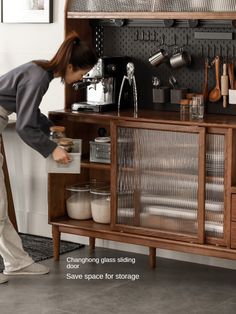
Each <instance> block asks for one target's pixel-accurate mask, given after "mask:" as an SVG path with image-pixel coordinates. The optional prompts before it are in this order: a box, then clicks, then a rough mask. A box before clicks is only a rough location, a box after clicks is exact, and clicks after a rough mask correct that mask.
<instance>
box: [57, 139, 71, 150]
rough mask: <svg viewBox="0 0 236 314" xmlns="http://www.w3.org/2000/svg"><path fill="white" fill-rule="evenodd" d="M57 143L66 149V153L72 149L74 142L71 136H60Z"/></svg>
mask: <svg viewBox="0 0 236 314" xmlns="http://www.w3.org/2000/svg"><path fill="white" fill-rule="evenodd" d="M58 145H59V146H60V147H62V148H63V149H64V150H65V151H67V153H70V152H72V150H73V145H74V142H73V140H72V139H71V138H67V137H62V138H59V139H58Z"/></svg>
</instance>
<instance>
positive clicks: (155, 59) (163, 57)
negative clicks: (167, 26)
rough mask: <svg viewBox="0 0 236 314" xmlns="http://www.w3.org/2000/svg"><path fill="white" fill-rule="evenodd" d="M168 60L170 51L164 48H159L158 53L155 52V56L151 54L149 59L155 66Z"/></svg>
mask: <svg viewBox="0 0 236 314" xmlns="http://www.w3.org/2000/svg"><path fill="white" fill-rule="evenodd" d="M167 60H168V52H167V51H166V50H164V49H160V50H158V52H157V53H155V54H154V55H153V56H151V57H150V58H149V59H148V61H149V62H150V63H151V64H152V65H154V66H156V65H159V64H161V63H164V62H166V61H167Z"/></svg>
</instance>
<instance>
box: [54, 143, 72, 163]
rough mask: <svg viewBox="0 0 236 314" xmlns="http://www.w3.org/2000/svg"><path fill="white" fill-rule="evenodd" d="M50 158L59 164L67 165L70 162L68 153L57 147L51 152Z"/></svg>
mask: <svg viewBox="0 0 236 314" xmlns="http://www.w3.org/2000/svg"><path fill="white" fill-rule="evenodd" d="M52 158H53V159H54V160H55V161H56V162H58V163H60V164H68V163H69V162H70V161H71V159H70V156H69V155H68V153H67V152H66V151H65V150H64V149H63V148H61V147H59V146H57V147H56V148H55V149H54V151H53V152H52Z"/></svg>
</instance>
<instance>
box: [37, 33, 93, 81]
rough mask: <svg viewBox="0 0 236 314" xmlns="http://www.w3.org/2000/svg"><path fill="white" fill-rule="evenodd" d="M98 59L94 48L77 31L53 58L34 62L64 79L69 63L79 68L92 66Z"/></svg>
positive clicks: (68, 37)
mask: <svg viewBox="0 0 236 314" xmlns="http://www.w3.org/2000/svg"><path fill="white" fill-rule="evenodd" d="M97 61H98V58H97V56H96V54H95V52H94V51H93V49H92V48H91V47H90V46H89V45H88V44H87V43H86V42H85V41H82V40H80V39H79V36H78V34H77V33H76V32H72V33H70V34H69V35H68V36H67V37H66V39H65V40H64V41H63V43H62V44H61V46H60V47H59V49H58V51H57V52H56V54H55V55H54V57H53V58H52V59H51V60H49V61H42V60H34V61H33V62H34V63H36V64H37V65H38V66H40V67H42V68H43V69H45V70H47V71H51V72H53V73H56V74H58V75H59V76H60V77H61V78H62V80H64V78H65V73H66V68H67V65H68V64H72V66H73V69H74V70H78V69H87V68H92V67H93V66H94V65H95V64H96V63H97Z"/></svg>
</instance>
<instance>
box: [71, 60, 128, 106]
mask: <svg viewBox="0 0 236 314" xmlns="http://www.w3.org/2000/svg"><path fill="white" fill-rule="evenodd" d="M127 60H128V58H127V57H102V58H100V59H99V60H98V62H97V64H96V65H95V66H94V67H93V68H92V69H91V70H90V71H89V72H88V73H87V74H86V75H84V77H83V80H82V82H78V83H75V84H73V87H74V89H75V90H79V89H80V88H83V87H85V88H86V100H85V101H82V102H76V103H73V104H72V106H71V109H72V111H83V110H84V111H94V112H102V111H108V110H115V109H117V103H118V97H119V88H120V85H121V82H122V78H123V76H124V73H125V71H126V64H127ZM123 103H124V102H123Z"/></svg>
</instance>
